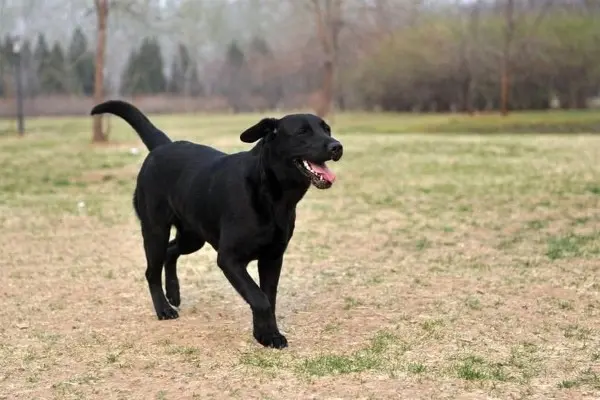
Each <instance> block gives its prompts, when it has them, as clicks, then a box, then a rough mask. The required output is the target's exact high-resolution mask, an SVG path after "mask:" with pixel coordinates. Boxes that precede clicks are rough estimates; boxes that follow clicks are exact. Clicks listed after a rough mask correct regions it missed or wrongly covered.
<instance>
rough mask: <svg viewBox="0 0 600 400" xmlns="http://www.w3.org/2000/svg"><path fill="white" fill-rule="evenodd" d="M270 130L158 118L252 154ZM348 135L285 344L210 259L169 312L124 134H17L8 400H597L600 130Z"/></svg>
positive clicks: (6, 174)
mask: <svg viewBox="0 0 600 400" xmlns="http://www.w3.org/2000/svg"><path fill="white" fill-rule="evenodd" d="M255 119H256V117H255V116H244V117H235V118H234V117H231V118H226V117H222V118H221V119H216V117H215V118H208V117H196V118H191V117H185V118H175V117H157V118H155V119H154V120H155V121H157V123H158V124H159V125H160V126H161V127H163V128H164V129H165V130H166V131H167V132H168V133H169V134H170V135H171V136H172V137H174V138H186V139H191V140H195V141H199V142H202V143H205V144H210V145H215V146H217V147H219V148H221V149H224V150H227V151H236V150H241V149H244V148H247V146H246V145H244V144H243V143H241V142H240V141H239V139H238V135H239V132H240V131H241V130H242V128H243V127H244V126H247V125H248V124H250V123H251V122H254V121H255ZM343 123H344V121H343V119H342V118H340V120H339V121H337V122H336V124H337V125H338V127H339V128H340V131H343V132H344V133H343V134H340V135H338V138H339V139H340V140H341V141H342V142H343V143H344V145H345V155H344V158H343V159H342V161H340V162H339V163H336V164H331V165H330V166H331V167H332V168H333V169H335V171H336V172H337V175H338V181H337V182H336V184H335V185H334V187H333V188H331V189H330V190H325V191H318V190H315V189H311V190H310V191H309V193H308V194H307V196H306V197H305V199H304V200H303V202H302V203H301V204H300V205H299V207H298V221H297V230H296V234H295V236H294V238H293V240H292V243H291V245H290V247H289V250H288V252H287V256H286V260H285V264H284V270H283V275H282V278H281V283H280V291H279V296H278V298H279V302H278V319H279V323H280V326H281V328H282V330H283V331H284V332H285V333H286V335H287V338H288V340H289V344H290V347H289V348H288V349H285V350H283V351H277V350H272V349H263V348H261V347H260V346H259V345H258V344H256V343H255V342H254V340H253V338H252V333H251V314H250V310H249V308H248V306H247V305H246V304H245V303H244V302H243V300H242V299H241V298H240V297H239V296H238V295H237V294H236V293H235V291H234V290H233V288H232V287H231V286H230V285H229V284H228V283H227V281H226V279H225V277H224V276H223V275H222V273H221V272H220V270H219V269H218V267H217V266H216V263H215V260H216V254H215V252H214V251H213V250H212V249H210V248H209V246H207V247H206V248H204V249H203V250H201V251H200V252H198V253H196V254H194V255H191V256H187V257H182V258H181V259H180V268H179V271H180V279H181V285H182V288H181V293H182V306H181V308H180V318H179V319H178V320H174V321H158V320H157V319H156V317H155V314H154V312H153V309H152V304H151V300H150V296H149V293H148V289H147V286H146V282H145V278H144V270H145V259H144V255H143V249H142V242H141V237H140V233H139V227H138V224H137V220H136V219H135V217H134V213H133V210H132V207H131V193H132V189H133V186H134V180H135V176H136V173H137V171H138V168H139V166H140V164H141V162H142V160H143V157H144V156H145V154H146V151H145V149H141V151H140V153H139V154H132V152H131V148H132V147H139V146H141V143H140V142H139V141H138V140H137V138H136V136H135V134H134V133H133V132H132V131H131V130H130V129H129V128H128V127H127V126H126V125H125V124H123V123H121V122H119V121H117V120H116V119H115V120H113V122H112V125H113V130H112V132H111V134H112V137H113V139H114V143H113V144H111V145H107V146H91V145H90V144H89V132H88V130H89V125H90V124H89V120H87V119H80V120H77V119H56V120H37V121H32V122H31V123H30V124H29V129H30V131H29V132H28V133H29V135H28V137H26V138H24V139H16V138H1V139H0V170H1V171H2V178H0V188H1V190H0V221H1V223H2V231H1V232H2V233H1V235H2V240H1V241H0V260H1V261H2V267H1V268H0V281H1V282H2V285H1V286H0V301H1V304H2V307H0V388H1V389H0V399H145V400H149V399H229V398H231V399H391V398H396V399H550V398H557V399H584V398H587V399H597V398H600V271H599V270H600V163H599V161H600V137H593V136H585V135H578V136H577V135H572V136H558V135H556V136H534V135H530V136H509V135H494V136H474V135H448V136H442V135H417V134H408V135H394V134H371V133H369V132H368V130H365V131H361V132H359V131H351V130H349V129H346V130H344V129H342V128H343ZM335 127H336V126H335V125H334V128H335ZM334 134H335V131H334ZM250 271H251V273H252V275H253V276H254V277H256V276H257V274H256V266H255V265H254V264H252V265H251V266H250Z"/></svg>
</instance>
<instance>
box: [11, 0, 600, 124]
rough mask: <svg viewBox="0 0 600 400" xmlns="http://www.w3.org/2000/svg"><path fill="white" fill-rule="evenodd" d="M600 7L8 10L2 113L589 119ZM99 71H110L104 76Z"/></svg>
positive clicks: (182, 2) (222, 2) (141, 1)
mask: <svg viewBox="0 0 600 400" xmlns="http://www.w3.org/2000/svg"><path fill="white" fill-rule="evenodd" d="M599 20H600V1H598V0H437V1H435V0H429V1H425V0H295V1H293V0H112V1H110V0H86V1H83V0H0V38H1V39H0V40H1V51H0V117H12V116H14V115H15V114H16V108H17V101H16V97H17V92H18V90H17V89H18V85H17V84H16V82H17V80H16V78H15V75H16V73H17V69H18V68H20V73H21V76H22V80H23V83H22V92H23V96H24V101H23V107H24V110H25V114H26V115H27V116H42V115H84V114H87V113H88V111H89V109H90V107H91V106H92V104H93V103H94V98H93V96H94V94H95V95H96V101H98V100H100V99H102V98H115V97H122V98H126V99H131V100H134V101H135V102H136V103H137V104H138V105H140V106H141V107H142V108H143V109H144V110H145V111H147V112H154V113H170V112H200V111H218V112H223V111H226V112H249V111H250V112H252V111H265V110H288V109H300V108H310V109H313V110H315V111H316V112H317V113H318V114H320V115H326V114H328V113H329V112H330V111H331V110H332V109H336V110H341V111H344V110H369V111H371V110H390V111H413V112H421V111H427V112H448V111H452V112H467V113H475V112H483V111H487V112H489V111H494V112H498V113H502V114H506V113H507V112H509V111H510V110H520V109H529V110H531V109H535V110H540V109H549V108H567V109H582V108H589V107H594V106H595V105H597V104H598V100H597V97H598V95H599V92H600V90H599V89H600V45H599V43H600V23H599V22H598V21H599ZM97 71H101V72H102V73H101V74H96V72H97Z"/></svg>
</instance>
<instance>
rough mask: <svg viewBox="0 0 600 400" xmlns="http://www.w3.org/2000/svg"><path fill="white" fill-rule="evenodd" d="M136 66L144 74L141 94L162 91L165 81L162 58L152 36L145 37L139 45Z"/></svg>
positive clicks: (165, 84) (163, 90) (156, 42)
mask: <svg viewBox="0 0 600 400" xmlns="http://www.w3.org/2000/svg"><path fill="white" fill-rule="evenodd" d="M138 57H139V59H138V62H137V64H138V66H139V67H140V68H142V69H143V71H144V74H143V75H142V77H143V79H142V82H141V86H140V90H141V92H140V93H141V94H155V93H164V92H165V90H166V88H167V82H166V79H165V75H164V66H163V58H162V54H161V51H160V45H159V44H158V41H157V40H156V39H154V38H147V39H145V40H144V42H143V43H142V46H141V47H140V52H139V55H138Z"/></svg>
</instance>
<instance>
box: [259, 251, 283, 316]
mask: <svg viewBox="0 0 600 400" xmlns="http://www.w3.org/2000/svg"><path fill="white" fill-rule="evenodd" d="M282 264H283V256H278V257H274V258H260V259H259V260H258V277H259V279H260V289H261V290H262V291H263V293H264V294H266V295H267V298H268V299H269V303H271V310H272V311H273V314H275V308H276V302H277V285H279V276H280V275H281V266H282Z"/></svg>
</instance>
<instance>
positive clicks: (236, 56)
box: [222, 41, 249, 112]
mask: <svg viewBox="0 0 600 400" xmlns="http://www.w3.org/2000/svg"><path fill="white" fill-rule="evenodd" d="M245 64H246V57H245V56H244V53H243V51H242V49H241V48H240V47H239V46H238V44H237V42H236V41H233V42H231V43H230V45H229V46H228V47H227V53H226V55H225V68H224V71H223V74H224V77H223V79H222V81H223V82H224V87H223V88H222V92H223V94H224V95H225V97H227V101H228V103H229V105H230V106H231V107H232V109H233V111H234V112H239V111H241V108H242V105H243V102H244V100H243V99H242V97H243V95H244V94H246V92H247V91H248V90H247V85H248V82H249V79H248V78H249V77H247V72H248V71H247V68H245V66H246V65H245Z"/></svg>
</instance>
